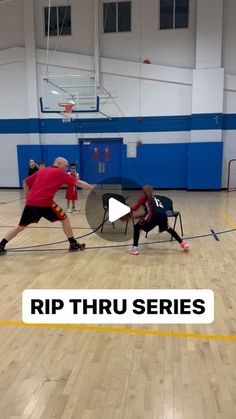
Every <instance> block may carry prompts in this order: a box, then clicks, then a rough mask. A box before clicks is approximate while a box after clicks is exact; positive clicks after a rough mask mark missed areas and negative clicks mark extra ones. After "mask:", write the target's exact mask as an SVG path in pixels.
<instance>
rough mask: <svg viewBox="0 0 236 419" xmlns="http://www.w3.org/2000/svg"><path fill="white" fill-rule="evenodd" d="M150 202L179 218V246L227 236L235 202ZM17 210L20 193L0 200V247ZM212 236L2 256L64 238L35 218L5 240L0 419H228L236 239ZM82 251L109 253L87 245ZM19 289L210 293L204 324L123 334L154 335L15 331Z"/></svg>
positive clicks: (219, 197) (233, 369) (235, 330)
mask: <svg viewBox="0 0 236 419" xmlns="http://www.w3.org/2000/svg"><path fill="white" fill-rule="evenodd" d="M79 194H80V198H79V203H80V212H76V213H75V214H71V215H69V216H70V219H71V221H72V224H73V226H74V227H75V228H76V229H75V235H76V236H80V235H82V234H85V233H86V232H89V231H90V230H89V229H87V228H88V225H87V222H86V218H85V214H84V204H85V199H86V192H84V191H83V192H80V193H79ZM161 194H162V195H167V196H169V197H170V198H172V199H173V200H174V206H175V209H177V210H180V211H181V214H182V218H183V224H184V233H185V237H192V236H201V235H203V236H204V235H208V234H210V229H213V230H214V231H215V232H216V233H217V232H223V231H228V230H234V229H236V192H230V193H227V192H224V191H222V192H186V191H161ZM64 195H65V193H64V191H60V192H59V194H58V196H57V201H58V203H60V204H62V205H63V206H64V207H65V200H64ZM23 206H24V198H23V192H22V191H18V190H0V236H1V237H3V236H4V233H5V232H6V231H7V230H8V229H9V226H13V225H15V224H16V223H17V222H18V220H19V216H20V214H21V210H22V208H23ZM218 237H219V241H216V240H215V238H214V237H213V236H212V235H211V236H210V235H208V236H206V237H198V238H194V239H189V240H188V242H189V245H190V251H189V252H188V253H185V252H183V251H181V249H180V247H179V246H178V244H177V243H176V242H172V243H171V242H165V243H162V244H150V245H144V246H142V247H140V250H141V254H140V255H139V256H131V255H128V254H127V247H124V248H122V247H117V248H108V249H104V248H101V249H88V250H86V251H85V252H81V253H73V254H71V253H68V252H67V251H64V250H58V251H50V248H51V247H50V248H49V247H47V246H45V248H46V249H49V251H43V250H42V251H30V250H28V251H25V252H17V251H12V252H10V249H11V248H13V247H15V248H16V247H22V246H29V245H35V244H40V243H50V242H54V241H59V240H64V235H63V232H62V230H61V228H60V225H59V224H58V223H56V224H50V223H48V222H47V221H44V220H43V221H41V222H40V223H39V225H38V226H33V227H31V228H28V229H27V230H26V231H24V232H23V233H22V234H21V235H19V236H18V237H17V238H15V239H14V241H12V242H11V243H10V244H9V246H8V249H9V252H8V254H7V255H6V256H2V257H1V259H0V274H1V283H0V290H1V293H0V337H1V347H0V351H1V356H0V418H1V419H10V418H11V419H18V418H22V419H28V418H30V419H39V418H40V419H47V418H54V419H113V418H114V419H203V418H204V419H213V418H217V419H220V418H221V419H234V418H235V417H236V349H235V346H236V341H235V336H236V321H235V320H236V265H235V264H236V262H235V255H236V231H231V232H227V233H224V234H219V235H218ZM165 239H167V235H166V233H162V234H161V235H159V233H158V231H157V230H156V231H154V232H152V233H150V234H149V237H148V239H146V242H147V241H156V240H165ZM141 241H142V242H143V241H145V238H144V237H143V236H142V240H141ZM85 242H86V244H87V246H93V245H96V246H106V245H109V244H111V243H109V242H105V241H104V240H102V239H101V238H99V237H98V236H96V235H90V236H89V237H87V238H86V239H85ZM55 247H56V248H57V247H59V248H66V247H67V244H66V243H65V244H62V245H57V246H55ZM27 288H74V289H79V288H91V289H92V288H99V289H100V288H101V289H103V288H104V289H105V288H118V289H119V288H143V289H146V288H153V289H155V288H183V289H185V288H209V289H212V290H213V291H214V293H215V321H214V323H212V324H209V325H143V326H136V325H123V327H127V329H128V330H131V329H140V331H145V330H154V331H155V330H157V331H162V332H170V333H169V335H163V336H161V335H159V336H158V335H155V334H153V335H145V334H144V333H139V334H138V333H118V332H110V331H109V332H108V331H96V330H86V328H84V329H83V330H79V329H77V330H76V329H66V328H54V327H52V328H46V327H34V326H33V327H32V326H31V327H30V326H23V325H22V324H21V321H22V318H21V296H22V291H23V290H25V289H27ZM14 322H19V324H17V323H14ZM112 327H113V326H112ZM114 327H115V325H114ZM171 332H178V333H181V332H183V333H193V334H195V336H196V337H184V336H183V337H179V336H173V335H171ZM199 334H204V335H212V336H211V337H199V336H197V335H199ZM219 336H222V338H219V339H218V338H217V337H219Z"/></svg>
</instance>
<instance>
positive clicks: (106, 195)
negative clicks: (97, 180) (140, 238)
mask: <svg viewBox="0 0 236 419" xmlns="http://www.w3.org/2000/svg"><path fill="white" fill-rule="evenodd" d="M110 198H114V199H116V200H117V201H119V202H121V203H122V204H124V205H127V203H126V200H127V199H128V196H127V197H126V198H125V197H124V196H123V195H119V194H117V193H104V194H103V195H102V205H103V209H104V214H103V220H102V227H101V233H103V226H104V224H105V220H106V217H107V215H108V214H109V199H110ZM132 220H133V218H132ZM128 224H129V218H127V221H126V225H125V234H126V233H127V229H128ZM133 224H134V220H133ZM112 226H113V228H115V224H114V223H112Z"/></svg>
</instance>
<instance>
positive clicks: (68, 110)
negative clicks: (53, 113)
mask: <svg viewBox="0 0 236 419" xmlns="http://www.w3.org/2000/svg"><path fill="white" fill-rule="evenodd" d="M58 106H60V107H61V108H63V109H62V111H61V112H60V115H62V122H70V121H71V114H72V111H73V108H74V106H75V104H74V103H71V102H67V103H66V102H65V103H58Z"/></svg>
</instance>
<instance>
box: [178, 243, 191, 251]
mask: <svg viewBox="0 0 236 419" xmlns="http://www.w3.org/2000/svg"><path fill="white" fill-rule="evenodd" d="M180 246H181V247H182V249H183V250H188V248H189V245H188V243H187V242H185V241H182V242H181V243H180Z"/></svg>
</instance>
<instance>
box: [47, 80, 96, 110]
mask: <svg viewBox="0 0 236 419" xmlns="http://www.w3.org/2000/svg"><path fill="white" fill-rule="evenodd" d="M60 103H72V104H73V105H74V106H73V111H72V112H98V107H99V105H98V98H97V94H96V80H95V76H94V74H93V75H86V76H85V75H82V76H81V75H63V76H48V77H43V78H42V97H41V98H40V106H41V112H44V113H60V112H61V107H60Z"/></svg>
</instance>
